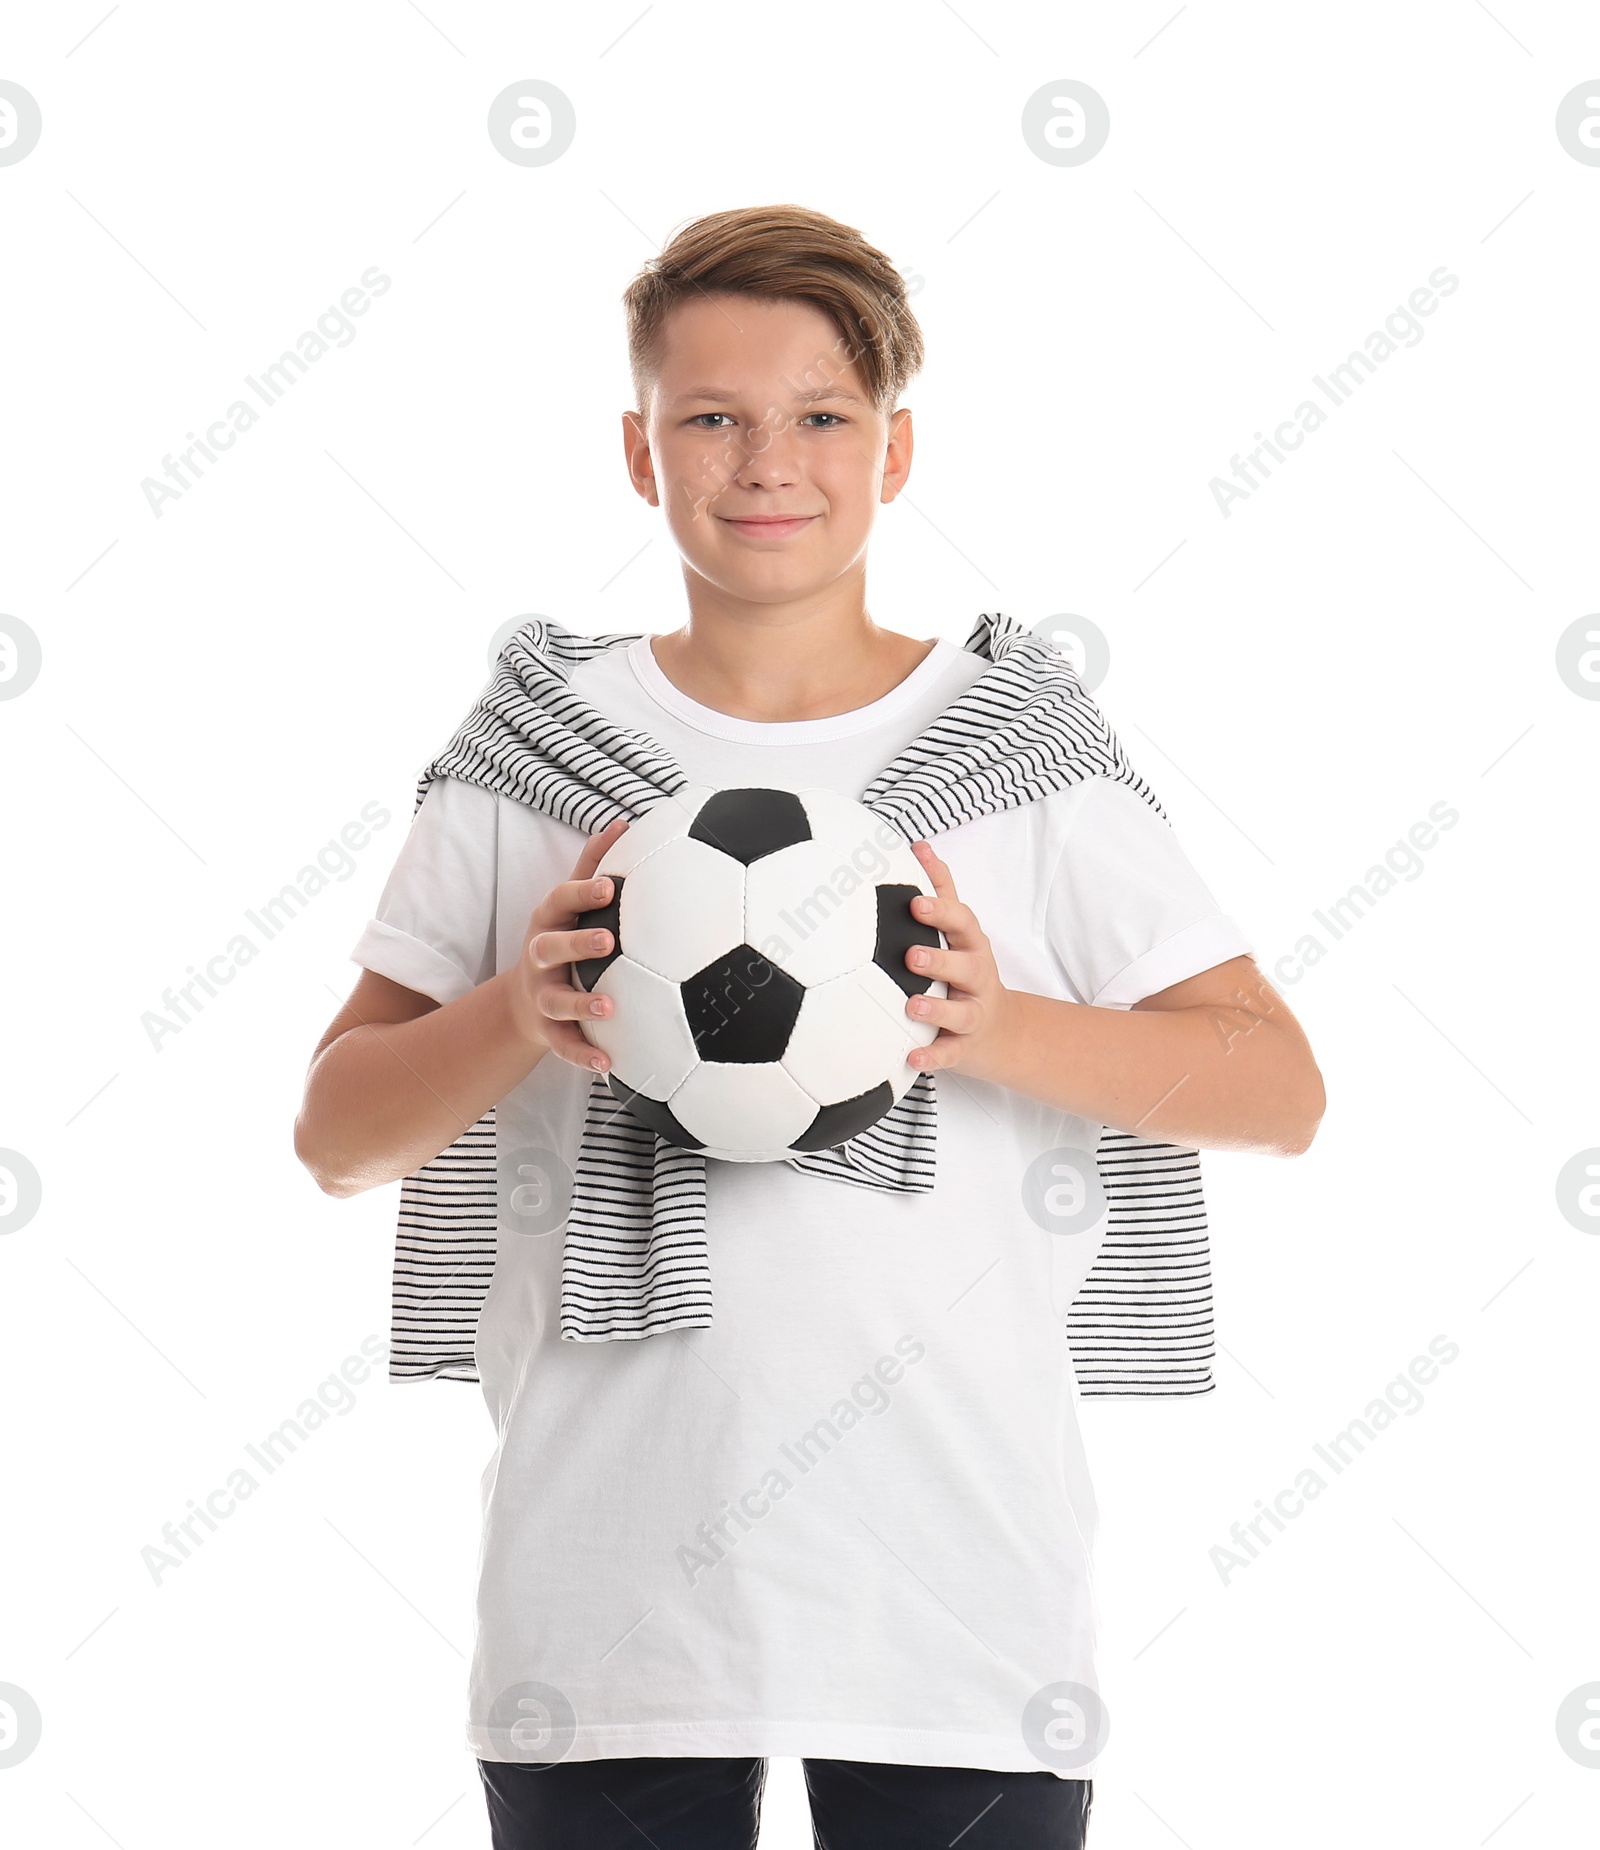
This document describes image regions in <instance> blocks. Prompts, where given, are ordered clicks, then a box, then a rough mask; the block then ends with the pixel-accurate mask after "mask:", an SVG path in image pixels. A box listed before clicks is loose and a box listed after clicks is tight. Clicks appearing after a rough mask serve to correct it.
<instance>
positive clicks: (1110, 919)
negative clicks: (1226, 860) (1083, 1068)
mask: <svg viewBox="0 0 1600 1850" xmlns="http://www.w3.org/2000/svg"><path fill="white" fill-rule="evenodd" d="M1045 930H1046V933H1047V935H1048V937H1049V940H1050V943H1051V946H1052V947H1053V949H1054V950H1055V953H1056V955H1057V956H1058V957H1059V958H1060V959H1061V962H1062V965H1063V967H1064V968H1065V970H1066V972H1067V975H1068V977H1069V978H1070V980H1071V982H1072V986H1073V988H1074V989H1075V990H1076V991H1077V992H1078V994H1079V995H1080V996H1081V997H1082V998H1083V999H1084V1001H1086V1002H1089V1003H1092V1004H1094V1005H1095V1006H1096V1007H1099V1008H1131V1007H1132V1006H1133V1004H1134V1003H1135V1002H1139V1001H1142V1000H1143V999H1144V997H1146V996H1152V995H1154V994H1155V993H1156V992H1157V991H1158V990H1162V989H1166V988H1169V987H1170V986H1171V985H1172V984H1173V983H1181V982H1182V981H1183V980H1184V979H1185V978H1186V977H1191V976H1198V975H1199V973H1200V972H1201V971H1202V970H1209V969H1211V968H1212V966H1213V965H1215V964H1220V963H1226V962H1227V960H1228V959H1229V958H1230V957H1239V956H1243V955H1245V954H1246V953H1253V952H1254V949H1255V947H1254V946H1253V945H1252V944H1251V943H1250V941H1249V940H1248V939H1247V938H1246V937H1245V935H1244V933H1243V932H1242V931H1241V930H1240V928H1239V927H1238V925H1237V924H1235V922H1234V921H1233V920H1232V919H1231V918H1229V916H1228V915H1227V914H1226V913H1225V912H1224V911H1223V910H1222V908H1221V907H1220V906H1219V905H1218V904H1217V902H1216V900H1215V898H1214V897H1213V896H1212V893H1211V890H1210V889H1209V888H1208V887H1207V886H1206V884H1205V882H1204V881H1203V880H1202V879H1201V878H1200V876H1199V874H1198V873H1197V872H1196V871H1195V869H1194V866H1193V864H1192V863H1191V862H1190V860H1189V858H1188V856H1187V855H1185V854H1184V852H1183V850H1182V848H1180V847H1179V845H1178V838H1177V836H1176V835H1175V834H1174V833H1173V830H1172V825H1171V824H1170V823H1169V822H1167V821H1166V820H1165V818H1164V817H1162V816H1161V815H1160V814H1158V812H1157V811H1156V810H1155V809H1153V808H1152V807H1151V805H1150V803H1149V802H1148V801H1147V800H1146V799H1145V798H1144V797H1142V796H1140V795H1139V793H1138V791H1136V790H1134V789H1132V788H1131V787H1130V786H1129V785H1127V784H1125V783H1120V782H1118V781H1117V780H1115V779H1113V778H1108V777H1095V778H1092V779H1091V780H1090V787H1089V789H1088V790H1087V791H1086V792H1085V794H1084V795H1083V797H1082V799H1081V801H1080V802H1079V803H1078V805H1077V807H1076V809H1075V811H1074V814H1073V817H1072V820H1071V823H1070V826H1069V830H1068V833H1067V837H1066V840H1065V842H1064V843H1063V845H1062V849H1061V854H1060V857H1059V859H1058V860H1057V862H1056V867H1055V872H1054V874H1053V876H1052V879H1051V883H1050V891H1049V895H1048V898H1047V900H1046V905H1045Z"/></svg>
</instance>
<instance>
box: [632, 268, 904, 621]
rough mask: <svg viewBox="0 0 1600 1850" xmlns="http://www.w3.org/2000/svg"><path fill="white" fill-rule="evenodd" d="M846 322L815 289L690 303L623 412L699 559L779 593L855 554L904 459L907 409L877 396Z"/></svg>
mask: <svg viewBox="0 0 1600 1850" xmlns="http://www.w3.org/2000/svg"><path fill="white" fill-rule="evenodd" d="M843 346H844V341H843V337H842V336H841V334H840V332H839V330H838V329H837V328H836V327H835V326H834V324H833V322H832V321H831V320H830V319H829V317H828V316H827V315H825V314H823V313H822V311H821V310H820V309H817V308H813V307H812V306H811V304H810V303H808V302H765V301H760V300H757V299H756V298H755V297H752V296H742V295H716V296H706V297H702V298H701V299H699V300H697V301H692V302H686V303H683V304H682V305H681V306H679V307H678V308H676V309H674V310H673V311H672V313H671V314H670V315H669V316H668V318H667V322H666V325H665V328H664V329H663V340H662V359H661V367H660V371H659V373H658V374H657V377H656V381H655V386H654V389H653V390H652V391H651V393H650V397H649V401H648V404H647V406H646V408H645V410H644V412H643V413H642V414H641V413H640V412H635V411H625V412H624V413H623V414H622V416H623V442H624V447H625V449H626V452H627V458H628V473H629V475H630V476H631V478H632V480H633V485H634V487H635V488H637V489H638V491H639V493H640V494H641V495H643V496H644V498H645V500H647V501H648V502H649V503H650V505H651V506H652V507H664V508H665V509H666V513H667V525H668V526H669V527H670V528H671V530H672V537H673V539H674V540H675V541H676V542H677V546H678V550H679V551H680V552H681V553H682V554H683V557H684V561H685V567H686V569H687V570H688V571H689V572H691V573H698V574H699V575H700V577H702V578H704V579H706V580H708V581H709V582H710V583H711V584H713V585H716V586H717V587H718V588H719V589H721V590H723V591H725V592H727V593H728V594H729V595H730V596H733V597H737V598H739V599H741V600H744V601H746V602H750V603H760V604H779V603H788V602H792V601H794V600H796V599H798V598H803V597H806V596H808V595H810V594H813V593H815V592H818V591H821V590H823V589H824V588H825V587H826V586H828V585H829V584H831V583H833V582H834V581H835V580H836V579H838V578H841V577H843V576H844V574H845V573H847V572H849V571H850V570H851V569H852V567H855V566H856V565H857V563H858V561H860V559H861V557H862V555H863V554H864V553H865V551H866V546H867V537H868V535H869V533H870V532H871V530H872V521H873V517H874V515H875V513H876V512H877V509H878V506H879V504H880V503H881V502H885V501H892V500H893V499H894V498H895V496H896V495H897V494H898V493H899V492H900V489H901V487H902V486H903V485H904V483H905V480H906V478H907V476H908V475H909V474H910V470H911V413H910V412H909V411H908V410H906V409H905V408H904V407H902V408H901V409H899V410H897V411H894V412H892V413H885V412H883V411H880V410H879V409H878V408H877V406H876V405H874V404H873V403H872V401H871V399H870V398H869V397H868V394H867V388H866V384H865V382H864V381H863V379H862V377H861V374H860V372H859V371H858V369H857V368H856V366H855V365H854V364H848V365H847V364H846V363H845V362H844V360H843V358H842V350H843Z"/></svg>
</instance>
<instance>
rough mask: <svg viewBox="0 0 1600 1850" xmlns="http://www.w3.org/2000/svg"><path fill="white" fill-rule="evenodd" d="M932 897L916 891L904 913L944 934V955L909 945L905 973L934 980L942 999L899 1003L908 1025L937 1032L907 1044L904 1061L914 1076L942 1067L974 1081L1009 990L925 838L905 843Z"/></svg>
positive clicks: (992, 1047)
mask: <svg viewBox="0 0 1600 1850" xmlns="http://www.w3.org/2000/svg"><path fill="white" fill-rule="evenodd" d="M911 848H912V852H913V853H914V854H915V855H916V857H917V859H918V860H919V861H921V863H922V865H923V868H924V869H925V871H926V873H927V876H928V879H929V881H930V882H931V883H932V886H933V890H934V892H935V894H936V895H937V898H934V899H929V898H927V897H926V896H925V895H922V894H919V895H918V896H917V897H916V898H915V899H913V900H912V902H911V916H912V917H913V918H914V919H915V920H916V921H917V923H918V924H919V925H931V926H933V927H934V928H935V930H937V931H941V932H943V933H944V937H945V942H946V944H947V945H948V946H949V949H948V950H940V949H939V948H938V947H937V946H936V945H935V946H925V945H914V946H913V947H912V948H911V949H910V950H909V951H907V953H906V968H907V969H908V970H911V971H913V972H915V974H916V975H918V976H925V977H928V978H930V979H931V978H935V977H936V978H938V979H939V980H940V981H942V982H943V983H945V984H946V985H947V987H948V988H949V991H950V993H949V995H948V996H946V997H944V998H942V999H941V998H940V997H937V996H928V995H916V996H908V997H907V998H906V1012H907V1014H908V1015H909V1016H910V1017H911V1019H912V1020H914V1021H923V1022H933V1023H934V1024H935V1025H936V1026H937V1027H938V1030H939V1032H938V1035H937V1036H936V1037H935V1038H934V1039H933V1040H932V1041H930V1042H929V1043H928V1045H927V1046H926V1047H915V1048H913V1049H912V1050H911V1052H910V1053H909V1054H908V1055H907V1056H906V1059H907V1064H908V1065H910V1066H914V1067H916V1068H917V1069H918V1070H919V1071H922V1072H939V1071H943V1070H944V1069H946V1068H952V1069H954V1070H955V1071H958V1072H963V1073H971V1074H972V1075H973V1076H974V1077H975V1078H982V1077H984V1075H985V1071H986V1070H988V1069H992V1068H993V1067H994V1066H995V1065H996V1064H997V1061H996V1058H995V1056H996V1054H997V1051H998V1048H999V1046H1000V1044H1001V1043H1002V1041H1003V1039H1004V1036H1005V1034H1006V1032H1007V1024H1008V1021H1009V1017H1010V1012H1011V1011H1010V1003H1011V995H1012V992H1011V991H1010V990H1009V989H1007V988H1006V986H1005V985H1004V984H1003V983H1002V982H1001V981H1000V972H999V970H998V969H997V968H996V967H995V961H994V952H993V951H992V950H991V949H990V946H989V940H988V939H987V938H986V937H985V936H984V932H983V928H982V926H981V925H979V923H978V921H977V918H976V917H975V916H974V914H973V911H972V908H971V907H970V906H967V905H964V904H963V903H962V901H961V899H960V897H959V896H958V895H957V893H956V885H955V881H954V880H952V879H951V877H950V869H949V868H948V867H947V866H946V865H945V864H944V862H943V861H941V860H940V859H939V857H938V855H936V854H935V853H934V851H933V849H932V848H931V847H930V846H929V845H928V843H927V842H925V841H919V842H913V843H912V844H911Z"/></svg>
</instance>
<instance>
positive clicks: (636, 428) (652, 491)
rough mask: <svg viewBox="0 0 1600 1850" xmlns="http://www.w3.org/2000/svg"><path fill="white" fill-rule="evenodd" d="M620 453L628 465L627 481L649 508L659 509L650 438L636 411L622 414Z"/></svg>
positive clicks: (641, 418)
mask: <svg viewBox="0 0 1600 1850" xmlns="http://www.w3.org/2000/svg"><path fill="white" fill-rule="evenodd" d="M622 453H623V456H624V457H625V459H626V461H627V465H628V480H629V481H630V482H632V483H633V486H634V489H635V490H636V492H637V493H639V494H640V495H642V496H643V497H644V499H645V500H646V501H647V502H649V504H650V506H651V507H660V505H661V495H660V492H659V490H658V489H657V487H656V465H655V459H654V457H652V456H651V454H650V438H649V436H648V435H647V434H646V431H645V423H644V417H643V415H642V414H641V413H640V412H637V411H624V412H623V414H622Z"/></svg>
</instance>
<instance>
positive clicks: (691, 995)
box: [678, 944, 805, 1065]
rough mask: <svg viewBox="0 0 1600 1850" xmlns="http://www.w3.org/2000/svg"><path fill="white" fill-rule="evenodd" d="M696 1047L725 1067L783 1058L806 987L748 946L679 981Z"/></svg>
mask: <svg viewBox="0 0 1600 1850" xmlns="http://www.w3.org/2000/svg"><path fill="white" fill-rule="evenodd" d="M678 987H679V991H680V993H681V994H682V996H683V1012H684V1014H685V1015H686V1016H687V1017H688V1018H689V1032H690V1033H691V1034H692V1035H693V1036H694V1044H695V1051H696V1052H697V1053H698V1054H699V1055H700V1058H701V1059H702V1060H717V1061H720V1062H723V1063H724V1064H727V1065H733V1064H735V1063H743V1064H751V1063H754V1062H758V1061H763V1060H781V1059H782V1058H783V1056H784V1053H785V1052H786V1051H787V1049H788V1046H789V1036H790V1034H791V1033H792V1032H793V1029H794V1024H795V1018H796V1016H798V1015H799V1013H800V1004H801V1002H802V1000H803V999H804V997H805V990H804V988H803V987H802V986H801V985H800V984H799V983H797V982H796V981H795V980H794V978H793V977H792V976H790V975H789V974H788V973H787V971H784V970H780V969H779V968H778V967H777V965H776V964H774V963H769V962H768V960H767V959H766V958H765V957H763V956H762V955H761V953H760V952H759V951H757V950H753V949H752V948H751V947H750V946H749V945H748V944H738V945H735V946H734V948H733V949H732V950H731V951H729V952H728V953H727V955H726V956H724V957H719V958H717V959H716V961H715V962H714V963H709V964H707V965H706V967H705V968H704V969H703V970H697V971H696V972H695V974H694V975H693V976H691V977H690V978H689V980H688V981H687V982H685V983H680V984H679V986H678Z"/></svg>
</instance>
